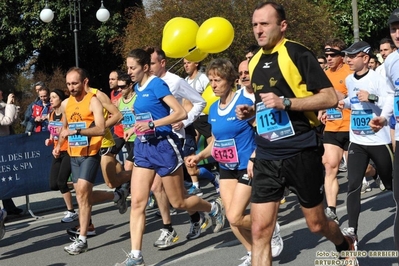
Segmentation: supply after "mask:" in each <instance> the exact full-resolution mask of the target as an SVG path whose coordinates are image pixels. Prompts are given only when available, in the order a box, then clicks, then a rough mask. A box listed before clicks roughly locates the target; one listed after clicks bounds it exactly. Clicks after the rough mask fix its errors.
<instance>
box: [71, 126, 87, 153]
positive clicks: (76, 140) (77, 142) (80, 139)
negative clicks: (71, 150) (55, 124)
mask: <svg viewBox="0 0 399 266" xmlns="http://www.w3.org/2000/svg"><path fill="white" fill-rule="evenodd" d="M68 127H69V129H71V130H74V129H78V128H80V129H84V128H86V123H85V122H72V123H69V124H68ZM68 144H69V147H87V146H89V138H88V137H87V136H81V135H72V136H68Z"/></svg>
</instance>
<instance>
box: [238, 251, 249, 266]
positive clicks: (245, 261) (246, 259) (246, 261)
mask: <svg viewBox="0 0 399 266" xmlns="http://www.w3.org/2000/svg"><path fill="white" fill-rule="evenodd" d="M240 260H243V262H242V263H241V264H240V265H238V266H251V255H250V254H248V253H247V255H245V256H244V257H242V258H241V259H240Z"/></svg>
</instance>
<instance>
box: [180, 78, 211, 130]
mask: <svg viewBox="0 0 399 266" xmlns="http://www.w3.org/2000/svg"><path fill="white" fill-rule="evenodd" d="M179 86H180V88H179V90H178V94H179V96H180V97H181V98H183V99H187V100H188V101H190V102H191V103H192V105H193V107H192V108H191V109H190V111H188V113H187V119H186V120H183V121H182V122H183V124H184V127H187V126H189V125H191V124H192V123H193V122H194V121H195V119H197V117H198V116H199V115H200V114H201V112H202V110H204V108H205V106H206V102H205V100H204V98H202V97H201V95H200V94H199V93H198V92H197V91H196V90H195V89H194V88H192V87H191V86H190V85H189V84H188V83H187V82H186V81H185V80H184V79H181V80H180V83H179Z"/></svg>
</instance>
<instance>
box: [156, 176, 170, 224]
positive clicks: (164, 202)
mask: <svg viewBox="0 0 399 266" xmlns="http://www.w3.org/2000/svg"><path fill="white" fill-rule="evenodd" d="M151 191H152V193H153V194H154V196H155V198H156V200H157V204H158V208H159V211H160V213H161V216H162V222H163V224H171V223H172V219H171V218H170V205H169V200H168V197H167V196H166V193H165V190H164V189H163V186H162V180H161V177H160V176H159V175H155V178H154V183H153V184H152V187H151Z"/></svg>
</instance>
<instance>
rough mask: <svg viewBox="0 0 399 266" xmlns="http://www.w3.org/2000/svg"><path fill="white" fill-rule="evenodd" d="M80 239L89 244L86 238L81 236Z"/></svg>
mask: <svg viewBox="0 0 399 266" xmlns="http://www.w3.org/2000/svg"><path fill="white" fill-rule="evenodd" d="M79 239H80V240H82V242H83V243H86V242H87V237H86V236H82V235H79Z"/></svg>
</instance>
